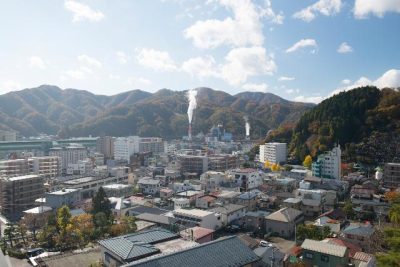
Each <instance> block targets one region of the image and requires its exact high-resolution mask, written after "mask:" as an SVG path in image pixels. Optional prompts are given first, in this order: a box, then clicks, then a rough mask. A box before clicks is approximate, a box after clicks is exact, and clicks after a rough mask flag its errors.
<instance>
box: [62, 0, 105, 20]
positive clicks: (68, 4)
mask: <svg viewBox="0 0 400 267" xmlns="http://www.w3.org/2000/svg"><path fill="white" fill-rule="evenodd" d="M64 7H65V8H66V9H67V10H69V11H71V12H72V13H73V14H74V15H73V18H72V21H73V22H79V21H82V20H88V21H92V22H95V21H100V20H102V19H103V18H104V14H103V13H102V12H101V11H99V10H93V9H92V8H90V7H89V6H88V5H85V4H82V3H79V2H77V1H71V0H68V1H65V2H64Z"/></svg>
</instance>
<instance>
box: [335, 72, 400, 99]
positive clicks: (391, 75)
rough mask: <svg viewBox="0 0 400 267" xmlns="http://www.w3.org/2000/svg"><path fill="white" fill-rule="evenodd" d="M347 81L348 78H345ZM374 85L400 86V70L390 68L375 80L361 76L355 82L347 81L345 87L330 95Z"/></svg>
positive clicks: (383, 86) (379, 86)
mask: <svg viewBox="0 0 400 267" xmlns="http://www.w3.org/2000/svg"><path fill="white" fill-rule="evenodd" d="M345 81H346V82H347V80H345ZM367 85H373V86H376V87H378V88H380V89H382V88H385V87H390V88H398V87H400V70H396V69H390V70H388V71H386V72H385V73H384V74H382V76H380V77H379V78H378V79H376V80H375V81H372V80H370V79H369V78H367V77H361V78H359V79H358V80H357V81H356V82H354V83H353V84H350V83H347V86H345V87H339V88H337V89H335V90H334V91H332V92H331V94H330V95H329V96H333V95H335V94H338V93H340V92H343V91H348V90H351V89H354V88H357V87H361V86H367Z"/></svg>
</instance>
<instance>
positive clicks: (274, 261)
mask: <svg viewBox="0 0 400 267" xmlns="http://www.w3.org/2000/svg"><path fill="white" fill-rule="evenodd" d="M253 251H254V253H255V254H256V255H257V256H258V257H260V258H261V260H260V261H259V262H258V263H257V264H256V265H255V266H257V267H270V266H274V267H283V266H284V259H285V253H283V252H282V251H280V250H279V249H278V248H276V247H273V246H267V247H258V248H256V249H254V250H253Z"/></svg>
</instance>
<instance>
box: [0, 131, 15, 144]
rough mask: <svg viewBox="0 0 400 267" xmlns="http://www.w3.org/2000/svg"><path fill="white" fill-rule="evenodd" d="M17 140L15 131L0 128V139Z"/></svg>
mask: <svg viewBox="0 0 400 267" xmlns="http://www.w3.org/2000/svg"><path fill="white" fill-rule="evenodd" d="M16 140H17V132H14V131H3V130H0V141H4V142H13V141H16Z"/></svg>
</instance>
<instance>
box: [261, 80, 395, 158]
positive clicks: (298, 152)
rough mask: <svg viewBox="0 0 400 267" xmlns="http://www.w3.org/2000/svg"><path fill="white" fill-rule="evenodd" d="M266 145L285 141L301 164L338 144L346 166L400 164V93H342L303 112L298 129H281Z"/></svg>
mask: <svg viewBox="0 0 400 267" xmlns="http://www.w3.org/2000/svg"><path fill="white" fill-rule="evenodd" d="M266 141H267V142H269V141H282V142H287V143H288V144H289V152H290V154H291V156H292V159H294V160H295V161H297V162H301V161H303V159H304V158H305V156H306V155H308V154H310V155H311V156H313V157H315V156H317V155H319V154H321V153H323V152H325V151H327V150H330V149H331V148H332V147H333V146H334V145H335V144H340V145H341V147H342V160H343V161H345V162H359V163H363V164H367V165H372V166H376V165H382V164H383V163H385V162H399V161H400V90H399V89H390V88H385V89H382V90H380V89H378V88H376V87H373V86H366V87H360V88H356V89H352V90H349V91H346V92H341V93H339V94H337V95H334V96H332V97H330V98H328V99H326V100H324V101H322V102H321V103H320V104H318V105H317V106H315V107H314V108H312V109H310V110H308V111H307V112H305V113H304V114H303V115H302V116H301V118H300V119H299V121H298V123H297V124H296V126H295V127H294V128H291V127H278V128H277V129H276V130H274V131H272V132H271V133H270V134H269V135H268V136H267V138H266Z"/></svg>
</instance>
